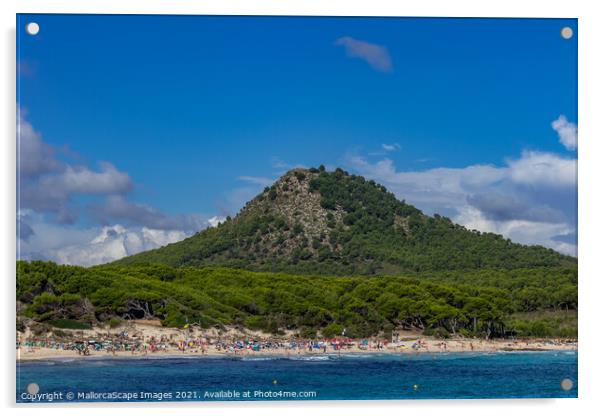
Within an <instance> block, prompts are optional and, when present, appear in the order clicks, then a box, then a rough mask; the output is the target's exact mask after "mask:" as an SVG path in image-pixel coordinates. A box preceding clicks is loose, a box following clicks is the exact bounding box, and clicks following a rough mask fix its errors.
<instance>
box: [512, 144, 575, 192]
mask: <svg viewBox="0 0 602 416" xmlns="http://www.w3.org/2000/svg"><path fill="white" fill-rule="evenodd" d="M508 167H509V169H510V175H511V178H512V180H513V181H514V182H516V183H520V184H525V185H535V186H537V185H541V186H548V187H559V186H561V187H575V186H577V160H576V159H573V158H565V157H561V156H559V155H555V154H553V153H544V152H532V151H526V152H523V153H522V156H521V157H520V159H517V160H508Z"/></svg>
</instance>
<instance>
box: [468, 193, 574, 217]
mask: <svg viewBox="0 0 602 416" xmlns="http://www.w3.org/2000/svg"><path fill="white" fill-rule="evenodd" d="M466 200H467V202H468V203H469V204H470V205H471V206H473V207H474V208H477V209H478V210H479V211H480V212H481V213H482V214H483V216H484V217H485V218H486V219H488V220H493V221H510V220H525V221H531V222H549V223H558V222H562V221H564V220H565V216H564V214H563V213H562V211H560V210H558V209H554V208H551V207H549V206H547V205H536V206H533V205H530V204H528V203H526V202H524V201H520V200H518V199H517V198H516V197H515V196H513V195H508V194H502V193H499V192H498V193H484V194H476V195H469V196H468V197H467V199H466Z"/></svg>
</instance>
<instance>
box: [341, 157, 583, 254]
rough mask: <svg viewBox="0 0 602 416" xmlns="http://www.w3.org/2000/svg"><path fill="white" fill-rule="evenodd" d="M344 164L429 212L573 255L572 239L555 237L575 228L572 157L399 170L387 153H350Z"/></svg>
mask: <svg viewBox="0 0 602 416" xmlns="http://www.w3.org/2000/svg"><path fill="white" fill-rule="evenodd" d="M346 164H347V166H348V167H349V168H350V169H351V170H354V171H355V172H357V173H359V174H360V175H363V176H365V177H367V178H369V179H374V180H375V181H377V182H379V183H381V184H383V185H385V186H386V187H387V188H388V189H389V190H390V191H391V192H393V193H394V194H395V195H396V196H397V198H398V199H400V200H406V201H407V202H408V203H410V204H412V205H415V206H417V207H418V208H420V209H422V210H423V211H425V212H426V213H427V214H433V213H439V214H442V215H446V216H448V217H451V218H452V220H454V221H455V222H457V223H459V224H462V225H464V226H466V227H468V228H474V229H478V230H480V231H489V232H495V233H498V234H502V235H504V236H506V237H508V238H511V239H512V240H513V241H517V242H520V243H524V244H540V245H544V246H546V247H550V248H553V249H555V250H558V251H561V252H563V253H566V254H570V255H576V250H577V248H576V245H575V244H571V243H569V242H566V241H561V240H559V239H557V237H558V236H562V235H568V234H572V233H575V232H576V230H575V227H576V215H577V214H576V211H575V207H576V188H577V176H576V172H577V171H576V169H577V160H576V159H571V158H564V157H561V156H559V155H555V154H552V153H543V152H523V153H522V155H521V157H520V158H519V159H514V160H513V159H509V160H507V162H506V165H505V166H493V165H470V166H466V167H463V168H435V169H428V170H422V171H398V170H397V169H396V167H395V165H394V163H393V161H392V160H390V159H388V158H384V159H382V160H379V161H376V162H373V163H371V162H369V161H368V160H367V159H365V158H363V157H361V156H357V155H350V156H347V158H346Z"/></svg>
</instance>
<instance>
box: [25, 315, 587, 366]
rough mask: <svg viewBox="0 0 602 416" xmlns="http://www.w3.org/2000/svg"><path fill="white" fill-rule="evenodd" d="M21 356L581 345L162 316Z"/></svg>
mask: <svg viewBox="0 0 602 416" xmlns="http://www.w3.org/2000/svg"><path fill="white" fill-rule="evenodd" d="M17 341H18V342H17V346H16V347H17V351H16V361H17V362H28V361H44V360H46V361H48V360H63V359H69V360H73V359H77V360H85V359H93V360H95V359H155V358H157V359H160V358H183V357H191V358H193V357H196V358H200V357H208V358H209V357H213V358H220V357H221V358H226V357H228V358H253V357H256V358H260V357H282V358H294V357H311V356H316V357H320V356H321V357H324V356H333V355H335V356H336V355H367V354H406V355H413V354H423V353H431V354H439V353H456V352H458V353H460V352H467V353H471V352H473V353H495V352H513V351H522V352H527V351H577V348H578V342H577V340H576V339H574V340H569V339H547V338H541V339H490V340H485V339H477V338H463V337H451V338H448V339H438V338H434V337H432V336H425V335H423V334H422V333H421V332H418V331H399V332H398V333H397V334H396V337H395V339H394V340H393V339H391V340H388V339H385V338H383V337H371V338H363V339H350V338H342V337H335V338H332V339H320V340H309V339H300V338H299V337H298V336H296V334H295V333H293V332H289V333H284V334H282V335H273V334H266V333H263V332H260V331H252V330H248V329H244V328H236V327H227V328H224V329H222V330H218V329H215V328H210V329H202V328H199V327H196V326H192V327H188V328H185V329H182V328H168V327H162V326H160V323H159V322H158V321H155V320H153V321H149V320H139V321H132V322H130V323H129V324H128V325H127V326H123V327H118V328H101V327H96V328H91V329H89V330H62V331H61V333H60V336H59V334H53V333H47V334H45V335H37V336H35V335H34V334H33V333H31V331H30V330H29V329H28V330H27V331H25V332H19V333H18V334H17Z"/></svg>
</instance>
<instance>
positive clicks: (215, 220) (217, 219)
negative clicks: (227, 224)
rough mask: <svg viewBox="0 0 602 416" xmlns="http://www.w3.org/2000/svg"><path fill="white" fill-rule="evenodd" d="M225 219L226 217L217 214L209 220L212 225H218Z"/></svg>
mask: <svg viewBox="0 0 602 416" xmlns="http://www.w3.org/2000/svg"><path fill="white" fill-rule="evenodd" d="M224 221H226V217H219V216H217V215H216V216H215V217H211V218H209V219H208V220H207V222H208V223H209V226H210V227H217V226H218V225H220V224H221V223H222V222H224Z"/></svg>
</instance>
